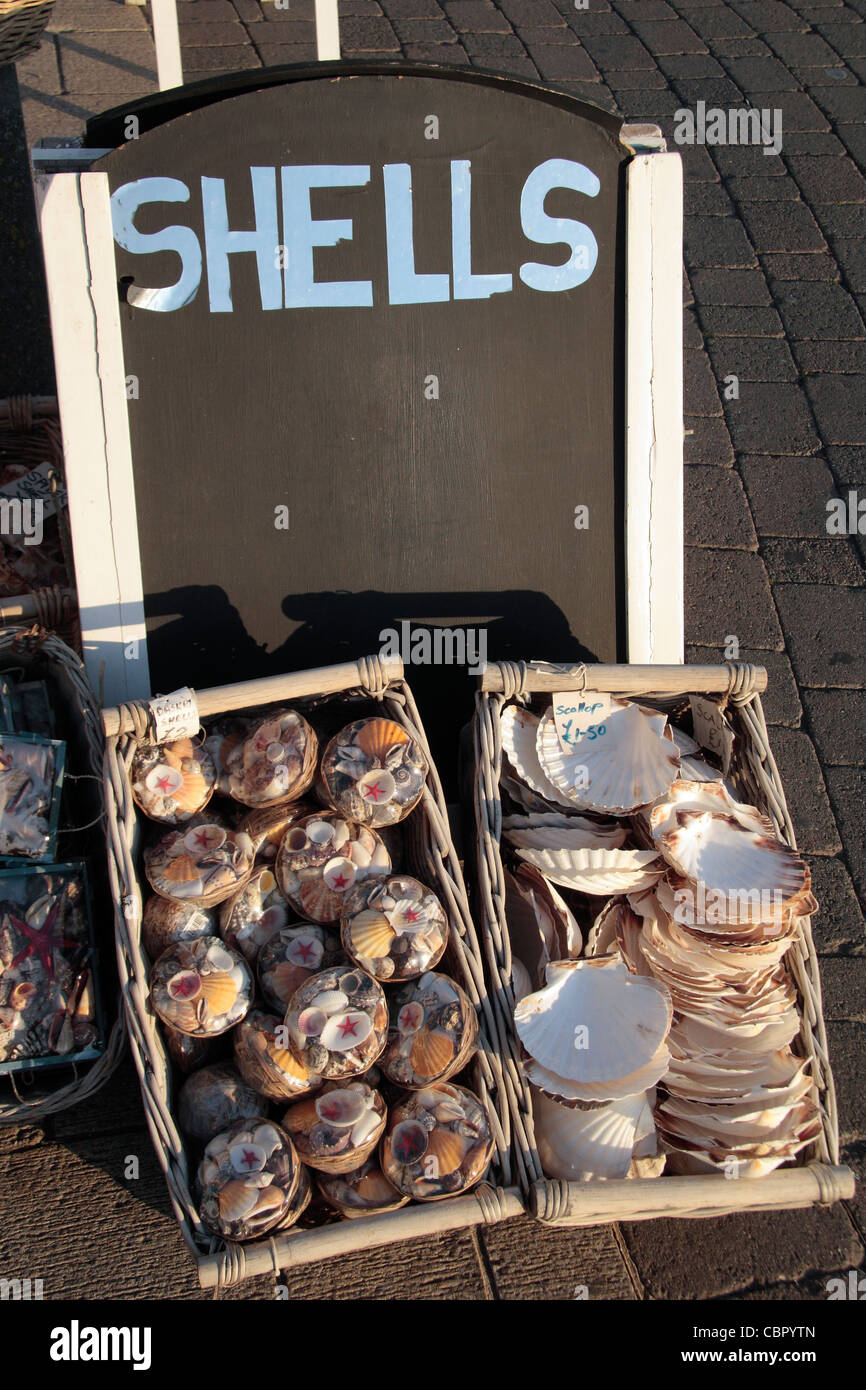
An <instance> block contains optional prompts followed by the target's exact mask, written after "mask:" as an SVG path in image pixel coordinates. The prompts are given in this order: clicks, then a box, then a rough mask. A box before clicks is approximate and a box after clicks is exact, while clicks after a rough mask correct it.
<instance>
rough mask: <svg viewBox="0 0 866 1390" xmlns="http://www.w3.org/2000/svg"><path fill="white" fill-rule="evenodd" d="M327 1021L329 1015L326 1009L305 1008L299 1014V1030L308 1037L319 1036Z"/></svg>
mask: <svg viewBox="0 0 866 1390" xmlns="http://www.w3.org/2000/svg"><path fill="white" fill-rule="evenodd" d="M327 1021H328V1015H327V1014H326V1013H325V1011H324V1009H315V1008H313V1009H304V1011H303V1012H302V1013H300V1014H299V1015H298V1031H299V1032H301V1033H303V1035H304V1037H306V1038H317V1037H318V1036H319V1035H320V1033H321V1031H322V1029H323V1028H324V1026H325V1024H326V1023H327Z"/></svg>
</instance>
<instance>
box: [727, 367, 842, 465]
mask: <svg viewBox="0 0 866 1390" xmlns="http://www.w3.org/2000/svg"><path fill="white" fill-rule="evenodd" d="M723 405H724V409H725V419H726V421H727V425H728V429H729V430H730V432H731V439H732V441H733V444H734V448H735V450H736V451H737V452H738V453H746V454H811V453H814V452H815V450H816V449H817V448H818V443H819V441H818V438H817V435H816V434H815V427H814V425H813V423H812V418H811V415H810V413H809V410H808V407H807V405H806V401H805V397H804V394H803V392H802V390H801V389H800V388H799V387H797V386H794V385H791V384H787V383H777V382H772V383H768V382H758V381H756V382H750V383H749V389H748V390H747V391H741V392H740V399H739V400H737V401H724V402H723Z"/></svg>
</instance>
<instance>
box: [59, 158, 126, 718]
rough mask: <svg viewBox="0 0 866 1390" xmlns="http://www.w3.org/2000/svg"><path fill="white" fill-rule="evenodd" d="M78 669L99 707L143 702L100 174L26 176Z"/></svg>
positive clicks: (110, 258) (113, 280)
mask: <svg viewBox="0 0 866 1390" xmlns="http://www.w3.org/2000/svg"><path fill="white" fill-rule="evenodd" d="M36 191H37V200H38V204H39V218H40V224H41V232H42V247H43V254H44V257H45V274H46V279H47V282H48V302H49V306H50V312H51V333H52V338H53V343H54V365H55V371H56V376H57V400H58V405H59V410H60V420H61V424H62V429H63V455H64V464H65V470H66V485H67V491H68V494H69V521H70V526H71V529H72V540H73V548H74V551H75V577H76V587H77V591H78V603H79V606H80V609H81V629H82V643H83V648H84V663H85V666H86V667H87V672H88V675H89V677H90V680H91V684H92V685H93V688H94V690H96V691H97V693H98V695H99V697H100V701H101V702H102V703H108V704H110V705H116V704H118V703H119V702H121V701H123V700H128V699H136V698H140V697H142V696H146V695H149V694H150V675H149V670H148V661H147V642H146V631H145V622H144V598H143V592H142V579H141V561H140V557H139V545H138V526H137V521H136V514H135V489H134V484H133V473H132V451H131V448H130V442H129V421H128V417H127V403H126V383H125V377H124V366H123V347H122V342H121V335H120V309H119V304H118V297H117V275H116V270H115V260H114V239H113V236H112V230H111V204H110V198H109V189H108V176H107V174H104V173H85V174H72V173H69V174H67V173H64V174H48V175H44V174H43V175H38V176H37V179H36Z"/></svg>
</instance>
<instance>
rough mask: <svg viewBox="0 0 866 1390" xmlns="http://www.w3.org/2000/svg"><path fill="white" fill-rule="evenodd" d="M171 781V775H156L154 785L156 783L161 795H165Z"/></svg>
mask: <svg viewBox="0 0 866 1390" xmlns="http://www.w3.org/2000/svg"><path fill="white" fill-rule="evenodd" d="M172 781H173V779H172V778H171V777H157V779H156V785H157V788H158V789H159V791H161V792H162V794H163V796H167V795H168V792H169V789H170V788H171V784H172Z"/></svg>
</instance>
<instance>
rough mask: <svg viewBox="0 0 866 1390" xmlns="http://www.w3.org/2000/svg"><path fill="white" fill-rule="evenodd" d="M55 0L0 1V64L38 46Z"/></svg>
mask: <svg viewBox="0 0 866 1390" xmlns="http://www.w3.org/2000/svg"><path fill="white" fill-rule="evenodd" d="M53 9H54V0H0V67H2V66H3V65H4V64H5V63H17V62H18V60H19V58H25V57H26V56H27V54H28V53H32V52H33V51H34V49H37V48H38V47H39V44H40V42H41V40H42V34H43V32H44V29H45V26H46V24H47V23H48V20H49V17H50V15H51V11H52V10H53Z"/></svg>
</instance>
